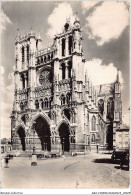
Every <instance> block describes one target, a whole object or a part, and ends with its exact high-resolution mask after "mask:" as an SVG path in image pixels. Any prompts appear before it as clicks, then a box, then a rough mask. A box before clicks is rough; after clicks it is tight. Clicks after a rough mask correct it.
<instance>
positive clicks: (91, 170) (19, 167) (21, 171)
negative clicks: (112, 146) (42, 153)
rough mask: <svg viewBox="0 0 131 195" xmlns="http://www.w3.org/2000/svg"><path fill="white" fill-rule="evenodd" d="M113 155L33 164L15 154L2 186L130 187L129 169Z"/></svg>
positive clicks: (50, 160) (94, 154) (93, 154)
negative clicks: (114, 161)
mask: <svg viewBox="0 0 131 195" xmlns="http://www.w3.org/2000/svg"><path fill="white" fill-rule="evenodd" d="M110 157H111V155H109V154H102V153H101V154H100V153H99V154H96V153H89V154H87V155H85V156H83V155H81V156H76V157H66V158H65V159H64V158H57V159H46V160H45V159H40V160H38V161H37V166H31V159H29V158H28V157H27V158H25V157H14V158H13V159H12V160H10V161H9V168H4V167H2V174H1V178H2V182H1V187H2V188H19V189H22V188H49V189H52V188H69V189H70V188H93V189H95V188H128V186H129V170H127V168H126V167H124V168H123V170H121V169H120V166H119V164H113V163H112V162H111V158H110Z"/></svg>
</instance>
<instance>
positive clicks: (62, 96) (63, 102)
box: [61, 94, 65, 105]
mask: <svg viewBox="0 0 131 195" xmlns="http://www.w3.org/2000/svg"><path fill="white" fill-rule="evenodd" d="M64 104H65V96H64V95H63V94H62V95H61V105H64Z"/></svg>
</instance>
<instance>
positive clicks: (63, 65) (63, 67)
mask: <svg viewBox="0 0 131 195" xmlns="http://www.w3.org/2000/svg"><path fill="white" fill-rule="evenodd" d="M62 79H65V64H62Z"/></svg>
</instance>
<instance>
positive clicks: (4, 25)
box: [1, 10, 12, 31]
mask: <svg viewBox="0 0 131 195" xmlns="http://www.w3.org/2000/svg"><path fill="white" fill-rule="evenodd" d="M7 24H12V22H11V20H10V19H9V17H8V16H7V15H6V14H5V13H4V12H3V10H1V30H2V31H3V30H6V28H7Z"/></svg>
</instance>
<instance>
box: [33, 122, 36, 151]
mask: <svg viewBox="0 0 131 195" xmlns="http://www.w3.org/2000/svg"><path fill="white" fill-rule="evenodd" d="M35 124H36V122H34V123H33V154H35Z"/></svg>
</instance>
